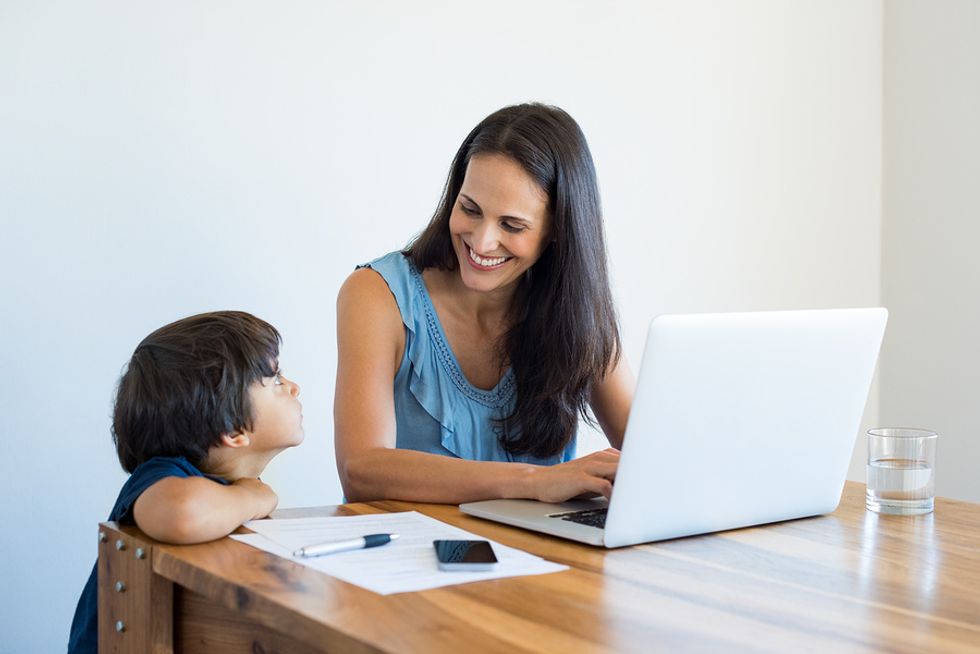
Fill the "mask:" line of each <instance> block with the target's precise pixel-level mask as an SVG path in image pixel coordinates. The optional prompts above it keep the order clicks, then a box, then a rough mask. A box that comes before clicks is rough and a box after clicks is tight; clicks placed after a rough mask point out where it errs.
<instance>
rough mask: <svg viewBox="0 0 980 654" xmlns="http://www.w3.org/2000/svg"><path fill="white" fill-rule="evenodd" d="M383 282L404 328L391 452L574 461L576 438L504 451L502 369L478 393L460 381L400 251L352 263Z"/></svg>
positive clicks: (417, 278)
mask: <svg viewBox="0 0 980 654" xmlns="http://www.w3.org/2000/svg"><path fill="white" fill-rule="evenodd" d="M358 268H371V269H372V270H374V271H375V272H377V273H378V274H380V275H381V277H383V278H384V280H385V282H386V283H387V284H388V288H389V289H390V290H391V293H392V295H394V296H395V301H396V302H397V303H398V311H399V312H400V313H401V318H402V322H403V323H404V324H405V354H404V356H403V357H402V362H401V365H400V366H399V368H398V373H397V374H396V375H395V385H394V394H395V395H394V396H395V422H396V424H397V438H396V443H395V445H396V447H398V448H400V449H406V450H418V451H420V452H430V453H432V454H442V455H445V456H455V457H458V458H461V459H471V460H475V461H520V462H525V463H535V464H539V465H552V464H555V463H561V462H564V461H569V460H571V459H573V458H575V436H574V435H573V436H572V439H571V441H569V443H568V445H567V446H566V447H565V449H564V450H563V451H562V452H561V453H559V454H556V455H554V456H551V457H545V458H540V457H535V456H531V455H529V454H510V453H509V452H507V451H506V450H505V449H504V448H503V447H502V446H501V445H500V440H499V439H498V437H497V431H496V429H495V427H496V423H495V422H494V419H495V418H503V417H505V416H508V415H510V413H511V412H512V411H513V408H514V399H515V392H516V384H515V381H514V373H513V371H512V370H511V369H510V368H508V369H507V372H506V373H504V376H503V377H502V378H501V379H500V381H499V382H498V383H497V385H496V386H495V387H494V388H492V389H490V390H484V389H481V388H477V387H475V386H473V385H472V384H470V383H469V381H467V379H466V377H464V376H463V371H462V370H461V369H460V367H459V362H458V361H456V356H455V355H454V354H453V352H452V350H451V349H450V347H449V343H448V341H447V340H446V334H445V333H444V332H443V330H442V324H441V323H440V322H439V316H437V315H436V310H435V307H434V306H433V305H432V299H431V298H430V297H429V291H428V289H426V287H425V282H424V281H423V280H422V275H421V274H419V271H418V270H416V269H415V266H414V265H413V264H412V262H411V261H409V260H408V259H407V258H405V256H404V255H403V254H402V253H401V252H392V253H391V254H387V255H385V256H383V257H381V258H379V259H375V260H374V261H372V262H370V263H367V264H363V265H361V266H358Z"/></svg>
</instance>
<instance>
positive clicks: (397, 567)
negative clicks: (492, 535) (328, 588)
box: [232, 511, 568, 595]
mask: <svg viewBox="0 0 980 654" xmlns="http://www.w3.org/2000/svg"><path fill="white" fill-rule="evenodd" d="M245 526H246V527H248V528H249V529H251V530H252V531H254V532H256V533H254V534H241V535H233V536H232V538H234V539H235V540H237V541H241V542H243V543H246V544H248V545H251V546H252V547H255V548H258V549H260V550H263V551H266V552H269V553H270V554H275V555H277V556H281V557H283V558H286V559H290V560H292V561H295V562H296V563H300V564H302V565H306V566H309V567H311V568H314V569H316V570H319V571H321V572H325V573H326V574H328V575H331V576H333V577H337V578H338V579H343V580H344V581H346V582H348V583H351V584H355V585H357V586H360V587H362V588H366V589H368V590H371V591H374V592H375V593H379V594H381V595H388V594H391V593H405V592H411V591H416V590H426V589H429V588H438V587H440V586H450V585H453V584H464V583H468V582H471V581H483V580H486V579H500V578H503V577H517V576H521V575H536V574H545V573H550V572H559V571H561V570H567V569H568V566H564V565H559V564H557V563H551V562H550V561H545V560H544V559H542V558H540V557H537V556H534V555H533V554H528V553H527V552H522V551H521V550H518V549H514V548H513V547H507V546H505V545H501V544H500V543H496V542H493V541H491V544H492V545H493V551H494V553H496V555H497V559H498V561H499V563H498V564H497V568H496V569H495V570H491V571H487V572H443V571H442V570H439V568H438V565H437V563H436V555H435V549H434V548H433V547H432V541H434V540H437V539H447V540H485V539H484V538H483V537H481V536H478V535H476V534H471V533H470V532H468V531H464V530H462V529H459V528H457V527H453V526H452V525H447V524H446V523H444V522H440V521H438V520H436V519H434V518H430V517H428V516H425V515H422V514H421V513H418V512H416V511H410V512H405V513H382V514H376V515H358V516H340V517H332V518H292V519H281V520H253V521H251V522H246V523H245ZM378 533H384V534H398V536H399V538H398V540H396V541H393V542H391V543H389V544H387V545H382V546H381V547H372V548H369V549H361V550H353V551H350V552H340V553H338V554H329V555H327V556H320V557H316V558H303V557H294V556H293V552H294V551H296V550H298V549H300V548H301V547H305V546H307V545H314V544H317V543H325V542H329V541H335V540H346V539H348V538H357V537H359V536H364V535H367V534H378Z"/></svg>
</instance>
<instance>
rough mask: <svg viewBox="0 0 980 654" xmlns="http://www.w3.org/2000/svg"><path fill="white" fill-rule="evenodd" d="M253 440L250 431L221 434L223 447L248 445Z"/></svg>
mask: <svg viewBox="0 0 980 654" xmlns="http://www.w3.org/2000/svg"><path fill="white" fill-rule="evenodd" d="M251 442H252V439H251V438H249V436H248V432H244V431H233V432H231V433H229V434H222V435H221V445H222V446H223V447H248V446H249V445H250V444H251Z"/></svg>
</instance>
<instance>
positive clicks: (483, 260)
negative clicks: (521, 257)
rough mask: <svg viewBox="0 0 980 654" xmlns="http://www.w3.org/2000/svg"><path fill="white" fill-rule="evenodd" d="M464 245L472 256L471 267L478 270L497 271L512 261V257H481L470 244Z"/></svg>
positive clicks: (470, 257)
mask: <svg viewBox="0 0 980 654" xmlns="http://www.w3.org/2000/svg"><path fill="white" fill-rule="evenodd" d="M464 245H466V251H467V253H469V255H470V256H469V262H470V265H471V266H473V267H474V268H476V269H477V270H496V269H498V268H500V267H501V266H502V265H504V264H505V263H507V262H508V261H509V260H510V257H481V256H480V255H478V254H477V253H476V252H474V251H473V248H471V247H470V246H469V244H466V243H464Z"/></svg>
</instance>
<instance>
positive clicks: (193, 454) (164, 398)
mask: <svg viewBox="0 0 980 654" xmlns="http://www.w3.org/2000/svg"><path fill="white" fill-rule="evenodd" d="M281 342H282V338H281V337H280V336H279V332H278V331H276V329H275V327H273V326H272V325H270V324H269V323H267V322H265V321H264V320H260V319H259V318H256V317H255V316H253V315H251V314H248V313H244V312H242V311H216V312H213V313H202V314H200V315H196V316H191V317H189V318H184V319H183V320H178V321H177V322H174V323H171V324H169V325H166V326H165V327H161V328H160V329H158V330H156V331H155V332H153V333H152V334H150V335H149V336H147V337H146V338H144V339H143V342H141V343H140V344H139V345H138V346H137V347H136V351H135V352H133V357H132V358H131V359H130V361H129V365H128V366H127V367H126V371H125V372H124V373H123V375H122V377H121V378H120V380H119V387H118V391H117V393H116V404H115V409H114V411H113V417H112V439H113V442H115V444H116V452H117V453H118V455H119V462H120V463H121V464H122V467H123V468H124V469H125V470H126V471H127V472H132V471H133V470H134V469H136V466H138V465H139V464H141V463H143V462H144V461H147V460H149V459H151V458H153V457H155V456H183V457H186V458H187V460H188V461H190V462H191V463H192V464H194V465H195V466H197V467H200V466H201V465H202V464H203V463H204V461H205V460H206V458H207V455H208V451H209V450H210V449H211V447H213V446H215V445H218V444H219V443H220V442H221V435H222V434H227V433H231V432H235V431H238V430H241V429H250V428H251V426H252V419H253V416H252V407H251V403H250V400H249V388H250V387H251V385H252V384H253V383H254V382H256V381H261V380H262V379H263V378H264V377H271V376H273V375H275V373H276V369H277V366H278V359H279V345H280V343H281Z"/></svg>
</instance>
